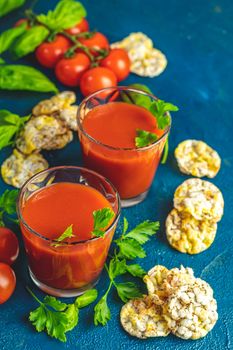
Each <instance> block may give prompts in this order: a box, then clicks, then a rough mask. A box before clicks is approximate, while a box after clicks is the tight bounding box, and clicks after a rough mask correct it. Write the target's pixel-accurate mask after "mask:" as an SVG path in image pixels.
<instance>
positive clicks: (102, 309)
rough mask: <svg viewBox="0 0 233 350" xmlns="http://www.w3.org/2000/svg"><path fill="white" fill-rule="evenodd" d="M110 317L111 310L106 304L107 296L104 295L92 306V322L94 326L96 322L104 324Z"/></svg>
mask: <svg viewBox="0 0 233 350" xmlns="http://www.w3.org/2000/svg"><path fill="white" fill-rule="evenodd" d="M110 318H111V312H110V309H109V307H108V304H107V296H106V295H104V296H103V297H102V298H101V299H100V301H99V302H98V303H97V304H96V306H95V308H94V324H95V326H97V325H98V324H102V325H103V326H105V325H106V323H107V322H108V321H109V320H110Z"/></svg>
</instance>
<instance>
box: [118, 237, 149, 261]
mask: <svg viewBox="0 0 233 350" xmlns="http://www.w3.org/2000/svg"><path fill="white" fill-rule="evenodd" d="M115 242H116V244H117V245H118V247H119V249H120V252H119V254H120V257H121V258H126V259H130V260H131V259H135V258H145V256H146V252H145V250H144V249H143V248H142V247H141V245H140V244H139V243H138V242H137V241H136V240H135V239H133V238H125V239H123V240H117V241H115Z"/></svg>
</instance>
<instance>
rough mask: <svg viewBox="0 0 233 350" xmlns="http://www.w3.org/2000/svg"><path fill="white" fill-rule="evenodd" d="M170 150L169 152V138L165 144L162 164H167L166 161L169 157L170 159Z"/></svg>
mask: <svg viewBox="0 0 233 350" xmlns="http://www.w3.org/2000/svg"><path fill="white" fill-rule="evenodd" d="M168 150H169V143H168V138H167V140H166V142H165V145H164V150H163V156H162V159H161V164H165V163H166V161H167V157H168Z"/></svg>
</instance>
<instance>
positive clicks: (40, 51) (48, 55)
mask: <svg viewBox="0 0 233 350" xmlns="http://www.w3.org/2000/svg"><path fill="white" fill-rule="evenodd" d="M70 46H71V43H70V41H69V40H68V39H67V38H65V37H64V36H63V35H56V37H55V38H54V40H53V41H52V42H44V43H42V44H41V45H40V46H38V47H37V49H36V58H37V60H38V61H39V62H40V64H41V65H42V66H44V67H47V68H53V67H55V65H56V63H57V62H58V61H59V59H60V58H61V57H63V55H64V53H65V52H66V51H67V50H68V49H69V47H70Z"/></svg>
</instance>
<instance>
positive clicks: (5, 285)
mask: <svg viewBox="0 0 233 350" xmlns="http://www.w3.org/2000/svg"><path fill="white" fill-rule="evenodd" d="M15 285H16V277H15V273H14V271H13V270H12V268H11V267H10V266H9V265H7V264H4V263H0V304H3V303H5V301H7V300H8V299H9V298H10V296H11V295H12V293H13V292H14V290H15Z"/></svg>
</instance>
